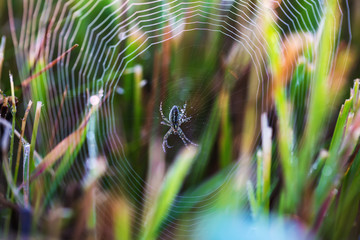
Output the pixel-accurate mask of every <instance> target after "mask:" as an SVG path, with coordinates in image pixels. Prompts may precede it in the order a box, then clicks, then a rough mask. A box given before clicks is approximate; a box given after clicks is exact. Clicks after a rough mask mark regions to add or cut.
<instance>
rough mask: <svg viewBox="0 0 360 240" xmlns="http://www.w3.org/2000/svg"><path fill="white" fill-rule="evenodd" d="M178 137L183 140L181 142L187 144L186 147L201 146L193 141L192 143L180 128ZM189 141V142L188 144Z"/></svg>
mask: <svg viewBox="0 0 360 240" xmlns="http://www.w3.org/2000/svg"><path fill="white" fill-rule="evenodd" d="M177 131H178V135H179V137H180V138H181V140H182V141H183V143H184V144H185V146H187V145H188V143H190V144H192V145H194V146H199V145H197V144H196V143H193V142H192V141H190V140H189V139H188V138H187V137H186V136H185V133H184V132H183V131H182V130H181V128H178V130H177ZM186 141H187V142H186Z"/></svg>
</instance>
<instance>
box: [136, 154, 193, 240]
mask: <svg viewBox="0 0 360 240" xmlns="http://www.w3.org/2000/svg"><path fill="white" fill-rule="evenodd" d="M195 153H196V151H195V149H194V148H193V147H190V148H188V149H185V150H183V151H182V152H181V153H180V154H179V155H178V156H177V158H176V160H175V163H174V164H173V165H172V166H171V168H170V169H169V170H168V172H167V174H166V176H165V179H164V181H163V184H162V186H161V189H160V191H159V194H158V196H157V197H156V201H155V205H154V206H153V207H152V209H151V210H150V211H149V213H148V216H146V218H145V219H146V220H145V224H144V225H143V229H142V232H141V237H140V239H156V238H157V237H158V231H159V227H160V225H161V223H162V222H163V220H165V218H166V216H167V215H168V213H169V210H170V207H171V203H172V202H173V201H174V199H175V197H176V195H177V194H178V192H179V190H180V187H181V186H182V184H183V181H184V179H185V177H186V175H187V173H188V172H189V170H190V168H191V165H192V164H193V162H194V159H195Z"/></svg>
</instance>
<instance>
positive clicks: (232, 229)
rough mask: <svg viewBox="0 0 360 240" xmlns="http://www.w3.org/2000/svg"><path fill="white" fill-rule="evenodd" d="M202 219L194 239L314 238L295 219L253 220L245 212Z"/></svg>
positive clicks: (297, 239)
mask: <svg viewBox="0 0 360 240" xmlns="http://www.w3.org/2000/svg"><path fill="white" fill-rule="evenodd" d="M209 215H210V216H206V218H204V217H203V218H202V220H200V222H199V224H198V226H197V228H196V230H195V233H194V234H193V236H192V237H193V238H192V239H198V240H205V239H206V240H222V239H224V240H225V239H226V240H229V239H244V240H246V239H249V240H250V239H251V240H260V239H261V240H262V239H267V240H289V239H291V240H300V239H313V237H311V236H310V235H309V234H308V233H307V232H305V230H304V228H301V226H300V225H299V224H297V223H295V222H293V221H290V220H287V219H281V218H277V217H274V216H273V217H271V218H270V219H267V220H266V219H265V218H258V219H257V220H252V218H251V217H247V216H245V215H244V214H236V213H219V212H216V213H214V214H209Z"/></svg>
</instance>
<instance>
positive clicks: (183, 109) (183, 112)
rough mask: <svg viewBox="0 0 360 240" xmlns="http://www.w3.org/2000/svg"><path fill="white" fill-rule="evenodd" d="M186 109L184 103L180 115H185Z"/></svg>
mask: <svg viewBox="0 0 360 240" xmlns="http://www.w3.org/2000/svg"><path fill="white" fill-rule="evenodd" d="M185 111H186V103H185V104H184V106H183V108H182V109H181V116H185Z"/></svg>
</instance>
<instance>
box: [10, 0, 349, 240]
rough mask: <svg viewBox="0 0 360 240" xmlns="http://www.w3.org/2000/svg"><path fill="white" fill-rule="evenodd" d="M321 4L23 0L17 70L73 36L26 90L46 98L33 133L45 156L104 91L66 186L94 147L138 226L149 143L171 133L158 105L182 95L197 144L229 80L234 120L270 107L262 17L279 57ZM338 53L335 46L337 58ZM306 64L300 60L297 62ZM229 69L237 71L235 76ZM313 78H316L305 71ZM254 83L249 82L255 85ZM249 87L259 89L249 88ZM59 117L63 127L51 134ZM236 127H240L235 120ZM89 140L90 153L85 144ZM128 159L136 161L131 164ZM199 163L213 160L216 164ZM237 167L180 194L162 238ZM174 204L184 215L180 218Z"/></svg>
mask: <svg viewBox="0 0 360 240" xmlns="http://www.w3.org/2000/svg"><path fill="white" fill-rule="evenodd" d="M338 7H339V11H340V13H341V14H340V16H339V17H340V18H341V20H340V27H341V26H342V22H343V21H344V19H343V12H345V11H348V10H347V9H346V8H343V6H341V5H339V6H338ZM324 11H325V6H324V2H323V1H314V0H304V1H299V0H292V1H290V0H283V1H245V0H244V1H242V0H235V1H186V2H184V1H177V0H174V1H110V0H108V1H97V0H87V1H82V0H80V1H75V0H69V1H52V0H48V1H34V0H24V1H23V13H22V22H21V27H20V28H18V29H17V30H18V34H17V37H18V43H17V45H16V46H15V50H16V56H17V58H16V60H17V65H18V69H19V72H20V78H21V79H26V78H27V77H28V76H31V75H32V74H33V73H34V72H37V71H38V70H40V69H41V68H43V67H44V66H45V65H46V63H49V62H51V61H52V60H53V59H56V58H57V57H58V56H60V55H61V54H63V53H64V52H65V51H66V50H68V49H70V48H71V47H72V46H74V45H75V44H78V45H79V47H77V48H75V49H74V50H72V51H71V52H69V53H68V54H66V55H65V57H63V58H62V59H61V60H60V61H58V62H57V63H56V64H55V65H54V66H53V67H52V68H50V69H48V71H46V72H44V73H43V74H42V75H40V76H39V77H38V79H36V80H33V81H32V82H31V86H30V90H29V89H28V90H27V91H24V93H25V97H24V98H25V99H26V100H27V101H28V100H30V99H31V100H32V101H37V100H39V101H42V102H43V104H44V108H43V111H42V119H43V120H42V128H41V129H40V133H39V136H40V137H41V139H42V141H43V142H45V143H48V145H47V146H45V147H44V148H43V149H44V152H43V154H45V153H46V152H47V151H48V150H50V149H51V148H52V147H54V146H55V145H56V144H57V143H59V142H61V140H62V139H64V138H66V137H67V136H69V135H70V134H71V133H72V132H73V131H74V130H76V129H77V128H78V126H79V124H80V123H81V121H82V120H83V119H84V116H85V115H86V114H87V113H88V112H89V109H90V105H92V103H93V102H94V101H95V100H96V101H98V99H96V97H95V98H94V96H97V97H98V98H100V100H99V101H100V105H101V106H100V107H99V109H98V111H96V112H95V113H94V116H95V122H96V124H95V125H94V126H95V127H94V129H93V131H94V134H93V137H92V138H89V139H88V142H87V145H86V144H85V145H86V146H85V147H83V148H81V149H80V151H79V154H78V156H77V159H76V160H75V161H74V162H73V164H72V167H71V169H70V170H69V173H68V174H67V175H66V177H65V178H64V179H63V180H62V184H63V185H65V184H66V183H68V182H72V181H75V182H80V181H82V179H83V175H84V171H86V162H87V159H89V157H90V155H91V154H95V155H98V156H102V157H104V158H105V159H106V162H107V166H108V168H107V172H106V174H105V177H104V179H103V180H102V182H103V185H104V188H106V189H110V190H109V193H110V194H115V192H117V193H120V194H122V195H123V196H125V197H126V198H128V199H129V201H128V202H129V204H130V205H131V208H132V209H133V210H134V211H133V215H134V216H133V217H134V219H135V220H134V224H135V227H136V228H139V229H140V228H141V224H142V219H141V218H142V217H141V212H142V207H143V206H144V205H146V204H147V203H148V201H149V199H148V192H149V191H151V189H152V188H154V187H155V186H151V185H150V184H149V183H148V182H147V180H146V174H147V173H146V171H147V170H146V167H147V166H148V164H149V163H148V162H147V159H148V158H149V153H148V151H150V150H149V148H150V146H149V145H150V143H149V142H150V141H151V137H152V136H154V137H155V138H157V139H160V141H161V140H162V137H163V135H164V134H165V133H166V131H167V130H168V129H167V127H163V126H160V121H161V117H160V113H159V106H160V102H163V109H164V113H165V115H166V117H167V116H168V113H169V110H170V108H171V107H172V106H174V105H177V106H181V107H182V106H183V105H184V104H185V103H186V104H187V114H188V116H191V117H192V119H191V121H190V122H189V123H186V124H184V125H183V126H182V127H183V130H184V131H185V133H186V135H187V136H188V137H189V139H191V140H192V141H194V142H196V143H199V145H201V142H200V141H201V136H202V134H203V133H204V132H205V131H206V129H207V128H208V127H209V126H208V125H209V121H210V118H211V113H212V111H214V105H215V104H216V101H217V96H218V95H219V94H221V91H222V90H224V89H223V85H224V84H228V85H229V86H228V90H229V94H230V106H231V112H232V114H233V115H232V116H231V117H232V119H236V120H243V119H244V116H243V114H244V113H245V110H244V109H245V106H246V104H247V103H248V99H252V100H255V101H256V102H255V103H254V106H256V109H255V116H256V119H259V117H260V115H261V113H263V112H265V111H267V110H268V107H269V106H267V101H268V97H269V93H270V92H271V88H272V84H273V83H272V81H271V80H272V73H271V70H270V69H271V66H270V65H271V63H269V61H270V60H271V57H272V56H270V53H269V49H270V48H276V47H280V46H274V45H273V42H270V41H269V40H270V39H268V38H266V34H267V33H266V32H265V30H264V26H263V25H262V24H264V19H268V18H270V19H272V20H273V22H274V25H273V26H272V31H275V32H276V35H277V37H278V38H279V39H280V44H281V45H282V46H284V48H283V51H284V52H285V53H284V54H286V52H287V51H289V52H290V54H291V45H286V42H291V41H292V39H294V38H295V37H294V35H295V34H308V35H310V36H311V37H312V38H313V39H314V42H315V46H316V41H318V38H319V35H318V34H319V32H321V28H322V27H323V25H324V23H323V22H322V19H323V18H322V17H323V14H324ZM310 16H311V17H310ZM335 17H336V16H335ZM340 33H341V31H339V33H336V32H335V31H334V36H330V37H329V39H330V40H329V41H331V44H334V45H335V46H336V45H337V44H338V42H339V37H340ZM349 34H350V33H349ZM300 41H303V39H302V38H300ZM288 48H289V49H288ZM314 48H315V47H314ZM335 49H337V47H335ZM336 54H337V51H335V52H334V53H333V58H335V56H336ZM189 55H190V56H191V57H189ZM315 55H316V50H315V49H312V50H311V51H310V52H309V53H307V55H306V56H305V57H302V58H299V59H297V60H296V61H294V62H293V63H292V67H291V68H290V69H292V70H291V71H293V70H294V69H295V70H294V71H295V72H296V73H297V74H300V75H301V74H302V75H304V74H307V73H305V71H306V67H307V66H308V65H312V67H314V68H316V66H314V65H313V64H314V63H313V62H311V61H312V59H313V58H315V57H316V56H315ZM301 61H304V66H303V67H302V68H301V67H297V68H296V66H298V65H299V63H300V62H301ZM330 61H331V59H329V65H330ZM226 64H227V65H228V66H231V68H232V69H228V68H227V66H225V65H226ZM233 69H238V73H236V72H235V73H234V72H232V70H233ZM239 74H241V75H239ZM289 74H291V73H289ZM308 77H309V79H310V81H314V80H315V79H313V78H314V76H312V75H311V73H310V76H308ZM251 81H252V82H251ZM296 84H297V85H296ZM251 86H255V90H251V91H250V88H251ZM295 87H300V88H304V89H303V90H304V94H302V95H296V96H294V98H293V99H292V101H293V103H294V104H303V106H304V108H303V109H304V111H303V112H298V113H295V115H294V121H295V122H296V124H295V123H294V125H298V121H303V118H304V115H305V114H306V113H305V109H306V107H305V106H306V104H307V103H306V101H307V96H308V94H309V92H311V91H310V90H309V91H308V90H307V89H306V88H307V87H306V86H305V85H301V83H293V82H291V83H290V86H289V89H291V88H295ZM309 88H310V89H311V85H310V86H309ZM249 92H250V93H251V94H253V95H254V96H252V97H251V96H250V97H249V96H247V94H246V93H249ZM34 98H35V99H34ZM139 99H140V100H139ZM134 101H139V102H136V107H134V106H132V105H131V104H129V102H131V103H134ZM97 103H98V102H97ZM216 114H219V113H216ZM301 124H302V125H303V124H304V123H303V122H302V123H301ZM301 124H300V125H301ZM55 125H56V126H58V127H57V129H56V134H53V131H54V126H55ZM128 129H131V131H128ZM234 132H235V133H236V132H241V128H240V129H234ZM299 134H300V133H299ZM259 137H260V133H256V136H254V138H253V142H254V143H256V142H257V141H258V140H259ZM169 143H170V145H175V147H174V148H171V149H168V150H167V151H168V152H167V153H166V165H167V166H169V165H171V162H172V160H173V159H174V158H175V156H176V154H177V152H178V151H179V150H180V149H181V147H182V146H183V143H182V142H181V140H180V139H179V138H178V137H176V136H172V137H171V138H169ZM255 145H256V144H255ZM91 146H93V147H91ZM94 146H95V147H94ZM200 147H201V146H200ZM94 149H95V153H91V151H92V150H94ZM134 158H137V159H138V160H137V161H133V159H134ZM234 158H235V159H236V157H234ZM139 159H142V161H140V160H139ZM206 164H207V165H208V166H207V168H209V169H210V168H211V164H212V163H211V162H207V163H206ZM139 165H142V167H139ZM233 166H234V167H231V168H229V170H228V171H227V172H226V173H225V175H226V177H225V178H224V179H225V180H224V181H222V182H221V183H220V184H218V186H217V187H216V188H214V189H213V190H212V191H209V192H206V193H202V194H201V195H196V196H188V195H186V194H184V195H183V194H182V193H180V194H179V196H178V197H177V199H176V201H175V202H174V203H173V204H172V208H171V211H170V213H169V217H168V218H167V220H166V222H165V225H166V226H167V227H165V228H164V232H163V235H162V238H164V239H169V238H174V237H175V234H177V232H178V231H180V229H185V230H183V231H182V232H181V234H185V235H190V234H191V232H192V231H193V230H194V229H195V225H196V223H197V221H198V220H199V218H198V214H200V213H201V214H202V215H204V214H205V215H211V214H212V212H213V203H214V202H213V201H214V199H215V197H216V195H217V194H218V193H219V192H220V191H221V189H222V186H223V185H225V184H227V181H228V180H229V179H230V178H231V176H232V175H233V174H234V172H235V171H236V169H237V168H238V165H236V164H234V165H233ZM205 180H206V179H205V178H204V179H200V180H199V181H205ZM184 192H186V189H185V191H184ZM186 205H190V206H193V208H196V213H194V212H193V211H192V210H191V209H193V208H190V209H186V210H184V209H185V208H184V206H186ZM185 211H186V212H185ZM180 213H187V214H188V215H189V216H190V217H188V218H187V219H186V220H184V219H182V220H181V221H179V219H178V216H179V215H180Z"/></svg>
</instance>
